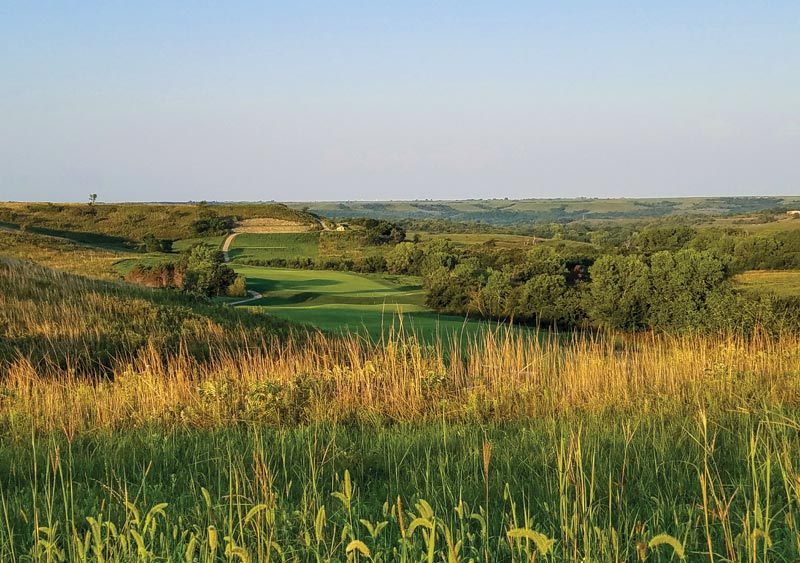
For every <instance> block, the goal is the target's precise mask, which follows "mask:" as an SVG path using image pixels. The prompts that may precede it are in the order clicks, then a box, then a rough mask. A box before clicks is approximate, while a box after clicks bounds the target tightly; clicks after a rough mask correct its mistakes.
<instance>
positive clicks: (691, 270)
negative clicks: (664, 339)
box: [647, 249, 726, 331]
mask: <svg viewBox="0 0 800 563" xmlns="http://www.w3.org/2000/svg"><path fill="white" fill-rule="evenodd" d="M725 277H726V272H725V265H724V264H723V263H722V261H720V260H719V259H718V258H716V257H715V256H714V255H713V254H712V253H711V252H708V251H706V252H698V251H696V250H691V249H689V250H681V251H678V252H669V251H663V252H657V253H655V254H653V256H652V257H651V258H650V284H649V285H650V288H651V292H650V296H649V299H648V318H647V320H648V323H649V324H650V326H652V327H654V328H659V329H663V330H672V331H687V330H696V329H698V328H700V327H701V325H702V324H703V322H704V317H705V315H706V303H707V301H708V299H709V297H710V295H712V294H713V293H715V292H717V291H720V290H721V289H722V283H723V281H724V280H725Z"/></svg>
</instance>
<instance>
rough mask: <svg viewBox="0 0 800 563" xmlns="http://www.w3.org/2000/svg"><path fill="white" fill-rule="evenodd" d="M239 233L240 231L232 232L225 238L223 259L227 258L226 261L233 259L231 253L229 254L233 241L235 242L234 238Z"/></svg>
mask: <svg viewBox="0 0 800 563" xmlns="http://www.w3.org/2000/svg"><path fill="white" fill-rule="evenodd" d="M238 234H239V233H231V234H229V235H228V238H226V239H225V242H223V243H222V259H223V260H225V261H226V262H230V261H231V257H230V254H228V250H230V248H231V243H232V242H233V239H235V238H236V235H238Z"/></svg>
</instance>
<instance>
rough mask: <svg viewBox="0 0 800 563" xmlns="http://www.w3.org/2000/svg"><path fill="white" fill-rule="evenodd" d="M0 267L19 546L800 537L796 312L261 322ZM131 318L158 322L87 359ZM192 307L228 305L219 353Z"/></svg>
mask: <svg viewBox="0 0 800 563" xmlns="http://www.w3.org/2000/svg"><path fill="white" fill-rule="evenodd" d="M0 273H3V274H4V276H5V277H4V278H3V283H4V287H7V288H11V291H10V292H8V293H4V294H3V297H4V299H5V301H4V303H3V307H2V308H0V311H2V314H3V315H4V316H3V317H2V324H3V326H4V327H5V328H6V330H7V331H8V332H7V333H8V334H9V335H11V336H14V335H17V336H16V338H17V340H15V342H16V343H17V345H16V346H15V347H14V348H12V349H7V350H6V353H5V354H4V357H5V361H4V362H3V363H2V374H1V375H0V437H1V438H2V439H0V558H2V560H4V561H14V562H17V561H19V562H22V561H42V562H50V561H111V562H116V561H159V560H165V561H186V562H192V561H204V562H205V561H355V560H362V561H388V560H398V561H448V562H449V561H454V562H455V561H469V560H473V561H486V560H487V559H488V560H490V561H496V560H513V561H531V560H533V559H544V560H553V561H570V562H575V563H577V562H579V561H585V560H589V559H591V560H596V561H609V562H618V561H630V560H648V561H667V560H672V559H675V558H682V557H684V556H685V557H687V558H691V559H693V560H699V559H708V560H709V561H723V560H727V561H753V562H755V561H766V560H769V559H774V560H778V561H791V560H794V559H795V558H796V557H798V556H799V555H800V551H798V550H799V549H800V545H798V539H797V538H798V537H800V536H798V532H799V530H798V529H797V522H798V520H797V518H798V516H800V514H798V510H800V489H799V488H798V483H800V481H798V479H797V475H798V469H797V465H796V463H797V462H796V460H797V459H798V457H800V441H798V436H799V435H800V432H799V431H800V378H798V377H797V374H798V373H800V340H799V339H798V337H797V336H794V335H792V334H784V335H779V336H777V337H771V336H768V335H766V334H762V333H758V334H756V335H753V336H750V337H744V336H742V335H736V334H729V335H717V336H714V337H703V336H698V335H695V336H682V337H676V336H667V335H655V334H648V335H639V336H626V335H623V334H615V333H603V334H594V335H590V334H585V335H573V337H571V338H568V339H566V340H565V339H563V338H556V337H555V336H553V337H552V338H547V339H540V338H534V337H532V336H531V335H528V334H525V333H521V332H511V331H507V330H502V329H498V330H497V331H494V332H492V331H487V332H484V333H482V334H481V335H480V337H474V338H471V339H468V340H467V342H466V343H464V342H462V341H459V340H458V339H457V338H456V339H453V340H451V341H441V340H440V341H438V342H434V343H424V342H421V341H420V340H419V339H417V338H415V337H414V335H413V334H408V333H405V332H401V331H399V330H398V331H396V332H395V333H394V335H393V336H392V337H390V338H386V339H385V340H383V341H382V342H371V341H368V340H364V339H361V338H358V337H355V336H350V337H339V338H332V337H328V336H325V335H323V334H320V333H317V334H312V335H308V334H292V333H291V332H288V333H281V332H280V330H277V329H278V328H279V327H273V329H271V330H269V331H264V330H262V331H261V333H260V334H258V333H254V332H253V328H252V326H253V322H254V320H255V319H259V318H261V320H262V321H263V320H265V318H263V317H260V316H259V315H257V314H256V313H254V312H247V311H235V310H231V309H224V308H221V307H219V306H213V305H208V304H204V303H202V302H195V301H191V300H189V299H188V298H187V297H185V296H182V295H179V294H170V293H165V292H156V291H152V290H144V289H138V288H132V287H129V286H121V285H117V284H108V283H106V282H93V281H89V280H83V279H81V278H75V277H71V276H68V275H66V274H58V273H54V272H50V271H48V270H46V269H42V268H39V267H36V266H31V265H26V264H20V263H16V262H6V263H4V266H3V268H2V269H0ZM48 282H54V283H53V284H52V285H48ZM81 284H82V285H81ZM69 291H74V293H72V294H70V293H68V292H69ZM59 292H62V293H59ZM114 292H116V293H114ZM48 293H49V295H50V296H51V297H53V299H41V298H40V297H41V296H42V295H46V294H48ZM134 295H137V296H138V297H137V299H136V300H133V299H132V298H133V296H134ZM9 296H12V298H9ZM59 296H61V297H66V298H64V299H58V297H59ZM81 296H83V297H81ZM112 296H114V297H116V298H117V299H116V300H113V299H112V298H111V297H112ZM158 299H163V300H165V301H158ZM166 300H177V301H175V302H173V303H172V305H174V306H177V307H178V308H177V311H183V313H182V315H184V316H183V317H182V321H181V322H182V323H183V324H182V325H181V324H179V325H177V326H178V327H182V328H180V329H179V330H178V331H177V333H176V334H175V338H176V340H175V342H174V343H173V344H172V345H168V346H165V345H164V343H163V341H162V340H161V338H162V337H161V334H162V332H161V331H163V327H164V326H173V325H171V324H170V322H171V321H168V319H169V317H167V316H162V315H160V314H158V313H157V311H159V307H160V306H162V305H166V303H167V301H166ZM23 303H24V306H23V305H22V304H23ZM134 304H135V305H134ZM132 305H133V306H132ZM120 306H121V307H124V309H123V310H119V309H117V307H120ZM169 310H174V309H172V308H170V309H169ZM163 311H164V313H165V314H166V311H167V309H164V310H163ZM202 311H205V313H206V315H207V316H206V317H205V318H203V317H202V316H201V315H200V312H202ZM154 313H155V314H154ZM82 317H83V318H86V319H90V321H89V320H87V321H84V324H83V325H80V324H79V322H80V320H79V319H81V318H82ZM118 317H123V318H124V322H125V323H127V324H128V325H129V326H131V327H132V326H135V324H133V323H136V322H142V320H144V319H149V320H148V321H146V322H147V323H148V324H146V325H143V330H141V331H139V330H137V332H140V336H141V337H143V338H144V339H145V340H144V342H137V341H130V342H128V341H124V342H122V343H121V344H120V346H122V348H121V350H120V351H118V352H117V353H116V354H113V355H109V356H108V357H107V358H105V360H104V362H102V363H95V362H94V361H93V358H94V356H93V354H94V353H95V351H96V350H98V349H102V346H103V343H104V338H103V337H102V335H103V334H106V335H108V334H110V333H111V332H113V331H114V330H116V329H114V328H108V327H107V325H106V324H105V323H107V322H109V320H110V319H115V318H118ZM179 318H181V317H179ZM48 319H50V322H48ZM138 319H141V320H138ZM187 322H188V323H189V324H188V325H186V324H185V323H187ZM89 323H91V326H96V327H98V328H97V330H96V331H95V332H94V333H89V334H86V333H87V332H89V331H88V330H87V329H88V327H89V326H90V324H89ZM195 323H202V325H201V326H204V327H207V328H208V329H211V328H212V327H214V326H218V327H219V328H216V329H213V330H211V331H210V332H209V333H208V336H207V337H206V349H207V351H208V353H207V354H196V353H192V350H193V348H194V346H195V345H196V344H197V342H198V339H200V338H203V336H202V332H201V333H193V332H192V331H191V329H189V327H191V326H197V325H195ZM70 325H72V328H73V329H74V332H73V333H71V335H70V337H69V338H63V337H59V336H58V334H59V333H58V332H56V331H58V330H63V327H64V326H70ZM260 326H263V325H260ZM266 326H270V325H266ZM120 328H122V327H120ZM187 329H189V330H188V331H187ZM105 330H108V333H105V332H104V331H105ZM23 333H24V334H26V335H27V336H26V337H25V338H24V339H23V338H21V335H22V334H23ZM225 337H227V338H225ZM79 339H82V340H79ZM25 340H27V341H29V342H31V343H36V345H35V346H34V345H32V346H30V347H29V348H24V347H22V346H20V345H19V343H20V342H23V341H25ZM48 343H49V344H48ZM81 349H83V350H85V352H84V354H85V358H86V360H87V361H84V362H82V363H81V362H76V361H75V358H76V351H77V350H81ZM200 349H201V350H202V347H201V348H200Z"/></svg>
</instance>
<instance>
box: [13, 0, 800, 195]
mask: <svg viewBox="0 0 800 563" xmlns="http://www.w3.org/2000/svg"><path fill="white" fill-rule="evenodd" d="M659 4H660V3H659ZM798 68H800V3H797V2H789V1H778V2H772V3H770V4H769V5H754V4H751V3H747V2H710V1H704V2H688V1H678V2H673V3H670V4H663V5H646V6H633V7H631V6H628V5H626V4H625V3H622V2H617V1H614V2H603V3H602V6H600V5H598V3H596V2H589V1H588V0H584V1H576V2H569V3H562V4H558V5H548V4H544V3H529V2H499V3H491V4H488V3H487V4H481V3H472V2H455V1H447V2H440V3H436V4H435V5H429V4H428V3H422V2H410V3H405V4H403V5H402V6H397V7H395V6H387V5H382V4H366V3H358V2H347V3H339V4H336V5H327V4H325V3H321V2H305V3H292V4H290V5H275V4H270V5H267V6H265V5H262V4H260V3H256V2H231V3H226V4H224V5H221V4H215V3H211V2H170V3H168V4H167V3H158V2H141V3H137V4H135V5H128V4H110V3H102V2H96V1H87V2H83V3H80V4H74V5H73V4H68V3H54V4H48V5H47V6H43V5H34V4H32V3H25V2H16V1H12V2H8V3H5V4H4V5H3V6H2V7H0V200H16V201H32V200H37V201H78V202H80V201H85V200H86V197H87V195H88V194H89V193H97V194H98V196H99V200H100V201H108V202H114V201H149V202H156V201H176V202H177V201H189V200H194V201H200V200H208V201H259V200H260V201H269V200H275V201H290V202H305V201H388V200H403V201H408V200H425V199H434V200H463V199H477V198H485V199H491V198H499V199H502V198H504V197H508V198H510V199H523V198H525V199H530V198H544V199H554V198H578V197H600V198H614V197H632V198H637V197H639V198H675V197H697V196H711V197H717V196H761V195H764V196H792V195H796V194H800V158H798V155H800V72H798V70H797V69H798Z"/></svg>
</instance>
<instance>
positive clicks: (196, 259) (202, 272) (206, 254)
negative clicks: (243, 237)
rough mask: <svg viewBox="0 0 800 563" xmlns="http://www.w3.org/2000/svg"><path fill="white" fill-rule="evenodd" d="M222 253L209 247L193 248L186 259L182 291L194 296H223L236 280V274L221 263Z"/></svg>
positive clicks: (201, 245) (199, 246) (198, 246)
mask: <svg viewBox="0 0 800 563" xmlns="http://www.w3.org/2000/svg"><path fill="white" fill-rule="evenodd" d="M223 259H224V258H223V255H222V252H220V251H218V250H214V249H212V248H211V247H210V246H206V245H203V244H198V245H196V246H193V247H192V248H191V249H190V251H189V254H188V256H187V259H186V273H185V274H184V276H183V289H184V291H186V292H187V293H192V294H194V295H204V296H206V297H213V296H217V295H225V293H226V291H227V289H228V286H230V285H231V284H233V283H234V281H235V280H236V272H234V271H233V270H232V269H231V268H230V267H228V266H226V265H225V264H224V263H223Z"/></svg>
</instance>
